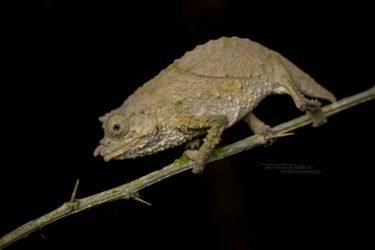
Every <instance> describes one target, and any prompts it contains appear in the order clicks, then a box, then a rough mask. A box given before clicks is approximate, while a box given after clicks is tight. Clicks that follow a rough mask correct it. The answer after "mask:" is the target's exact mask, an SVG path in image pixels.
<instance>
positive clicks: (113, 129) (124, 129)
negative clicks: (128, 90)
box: [107, 113, 129, 139]
mask: <svg viewBox="0 0 375 250" xmlns="http://www.w3.org/2000/svg"><path fill="white" fill-rule="evenodd" d="M107 131H108V133H109V134H110V135H111V137H112V138H113V139H121V138H122V137H124V136H125V135H126V134H127V133H128V131H129V122H128V119H127V117H126V116H125V115H124V114H120V113H118V114H113V115H112V116H111V117H109V118H108V120H107Z"/></svg>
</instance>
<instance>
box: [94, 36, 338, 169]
mask: <svg viewBox="0 0 375 250" xmlns="http://www.w3.org/2000/svg"><path fill="white" fill-rule="evenodd" d="M302 93H303V94H305V95H308V96H311V97H315V98H321V99H326V100H329V101H331V102H333V101H335V100H336V99H335V97H334V96H333V95H332V94H331V93H330V92H329V91H327V90H326V89H324V88H323V87H322V86H320V85H318V84H317V83H316V82H315V81H314V79H312V78H311V77H310V76H308V75H307V74H305V73H304V72H303V71H301V70H300V69H299V68H297V67H296V66H295V65H294V64H292V63H291V62H290V61H288V60H287V59H286V58H284V57H283V56H281V55H280V54H278V53H277V52H274V51H272V50H269V49H267V48H265V47H263V46H262V45H260V44H258V43H256V42H253V41H250V40H248V39H241V38H237V37H232V38H227V37H222V38H220V39H218V40H212V41H209V42H207V43H206V44H203V45H199V46H197V47H196V48H195V49H194V50H192V51H190V52H187V53H186V54H185V55H184V56H183V57H182V58H180V59H177V60H175V61H174V63H173V64H171V65H170V66H169V67H168V68H166V69H165V70H163V71H161V72H160V73H159V74H158V75H157V76H156V77H155V78H153V79H151V80H150V81H148V82H146V83H145V84H144V85H143V86H142V87H140V88H138V89H137V90H136V91H135V92H134V94H132V95H131V96H129V97H128V99H127V100H126V101H125V102H124V103H123V105H122V106H121V107H119V108H117V109H115V110H113V111H111V112H109V113H107V114H106V115H105V116H103V117H101V118H100V121H102V123H103V129H104V133H105V135H104V138H103V139H102V140H101V141H100V145H99V146H98V147H97V148H96V150H95V152H94V155H95V156H97V155H101V156H103V157H104V160H105V161H109V160H112V159H126V158H135V157H140V156H144V155H149V154H154V153H157V152H159V151H162V150H165V149H168V148H171V147H174V146H177V145H180V144H182V143H185V142H189V141H191V140H193V139H194V138H196V137H198V136H202V135H203V136H205V137H204V140H203V144H202V145H201V146H200V148H199V149H198V150H186V152H185V154H186V155H187V156H188V157H189V158H191V159H192V160H193V161H194V167H193V172H194V173H200V172H202V171H203V170H204V164H205V162H206V160H207V158H208V156H209V155H210V153H211V151H212V150H213V149H214V147H215V146H216V144H217V143H218V142H219V140H220V137H221V135H222V133H223V131H224V130H225V129H226V128H228V127H230V126H232V125H233V124H235V123H236V122H238V121H240V120H242V119H243V120H244V121H245V122H247V123H248V124H249V126H250V128H251V129H252V130H253V131H254V132H255V133H268V132H269V127H268V126H267V125H265V124H264V123H263V122H262V121H260V120H259V119H258V118H257V117H256V116H255V115H254V114H253V113H252V111H253V110H254V108H255V107H256V106H257V105H258V104H259V102H260V101H262V100H263V99H264V98H265V97H266V96H268V95H271V94H288V95H290V96H291V97H292V98H293V100H294V103H295V105H296V107H297V108H298V109H300V110H302V111H306V112H307V113H309V114H310V115H311V118H312V120H313V125H314V126H318V125H321V124H323V123H324V122H325V121H326V119H325V117H324V116H323V114H322V112H321V109H320V103H319V102H318V101H316V100H308V99H306V98H305V97H304V95H303V94H302Z"/></svg>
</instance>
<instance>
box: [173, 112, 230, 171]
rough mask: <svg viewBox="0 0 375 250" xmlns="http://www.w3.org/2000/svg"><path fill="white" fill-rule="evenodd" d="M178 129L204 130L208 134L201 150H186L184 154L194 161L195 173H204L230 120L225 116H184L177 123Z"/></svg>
mask: <svg viewBox="0 0 375 250" xmlns="http://www.w3.org/2000/svg"><path fill="white" fill-rule="evenodd" d="M175 125H176V128H177V129H179V130H181V131H187V132H188V131H191V130H204V131H206V132H207V135H206V137H205V138H204V139H203V144H202V146H201V147H200V148H199V150H186V151H185V152H184V154H185V155H186V156H187V157H189V158H190V159H191V160H193V161H194V166H193V173H194V174H198V173H202V172H203V170H204V165H205V163H206V161H207V158H208V157H209V156H210V154H211V152H212V150H213V149H214V148H215V146H216V145H217V144H218V143H219V141H220V137H221V135H222V133H223V131H224V129H225V128H226V126H227V125H228V120H227V118H226V116H224V115H212V116H190V115H182V116H180V117H179V118H178V122H176V124H175Z"/></svg>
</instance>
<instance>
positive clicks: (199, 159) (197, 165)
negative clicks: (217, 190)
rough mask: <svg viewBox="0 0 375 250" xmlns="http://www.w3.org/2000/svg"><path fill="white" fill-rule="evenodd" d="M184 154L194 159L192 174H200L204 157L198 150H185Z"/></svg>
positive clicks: (204, 160) (204, 161)
mask: <svg viewBox="0 0 375 250" xmlns="http://www.w3.org/2000/svg"><path fill="white" fill-rule="evenodd" d="M184 154H185V155H186V156H187V157H188V158H189V159H191V160H192V161H194V165H193V170H192V172H193V173H194V174H201V173H203V171H204V165H205V163H206V158H207V157H205V155H204V154H202V153H201V152H200V151H199V150H186V151H185V152H184Z"/></svg>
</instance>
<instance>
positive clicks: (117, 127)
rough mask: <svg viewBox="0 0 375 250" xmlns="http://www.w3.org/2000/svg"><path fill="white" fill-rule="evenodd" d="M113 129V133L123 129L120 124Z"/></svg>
mask: <svg viewBox="0 0 375 250" xmlns="http://www.w3.org/2000/svg"><path fill="white" fill-rule="evenodd" d="M112 129H113V131H119V130H120V129H121V125H120V124H119V123H116V124H115V125H113V127H112Z"/></svg>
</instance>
